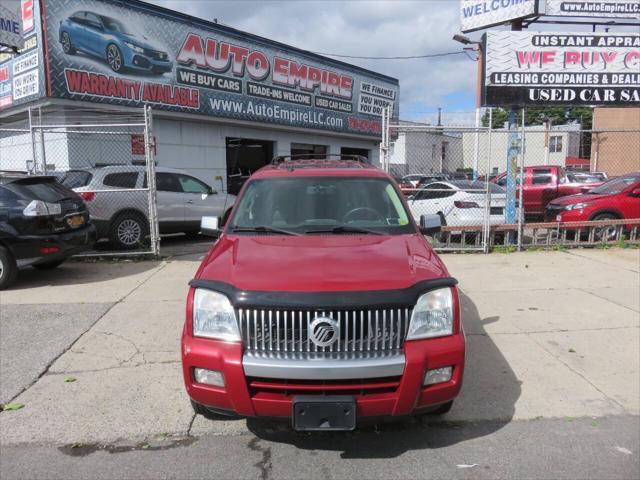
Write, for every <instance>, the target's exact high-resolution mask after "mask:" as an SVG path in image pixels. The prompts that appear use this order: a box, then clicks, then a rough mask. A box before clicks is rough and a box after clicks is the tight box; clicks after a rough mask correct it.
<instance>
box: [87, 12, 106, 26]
mask: <svg viewBox="0 0 640 480" xmlns="http://www.w3.org/2000/svg"><path fill="white" fill-rule="evenodd" d="M86 18H87V22H86V24H87V25H89V26H90V27H94V28H102V22H101V21H100V19H99V18H98V16H97V15H96V14H94V13H89V12H87V17H86Z"/></svg>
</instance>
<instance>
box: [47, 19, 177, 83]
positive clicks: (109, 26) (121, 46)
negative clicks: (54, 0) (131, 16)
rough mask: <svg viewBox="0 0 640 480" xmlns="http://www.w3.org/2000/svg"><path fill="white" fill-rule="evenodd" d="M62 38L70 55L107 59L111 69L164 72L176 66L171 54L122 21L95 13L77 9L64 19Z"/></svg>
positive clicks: (60, 33)
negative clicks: (77, 10) (81, 54)
mask: <svg viewBox="0 0 640 480" xmlns="http://www.w3.org/2000/svg"><path fill="white" fill-rule="evenodd" d="M59 41H60V44H61V45H62V49H63V51H64V53H65V54H67V55H74V54H75V53H76V52H83V53H86V54H88V55H91V56H94V57H99V58H101V59H102V60H104V61H105V62H106V63H107V64H108V65H109V67H110V68H111V70H113V71H114V72H117V73H122V72H125V71H127V70H131V71H139V72H150V73H153V74H158V75H159V74H162V73H165V72H170V71H171V70H172V69H173V62H172V61H171V60H170V59H169V54H168V53H167V52H163V51H161V50H158V49H157V48H155V47H154V46H153V45H151V44H150V43H149V42H148V39H147V38H146V37H142V38H141V37H140V36H137V35H136V34H134V33H131V32H130V31H129V30H128V29H127V28H126V27H125V26H124V25H123V24H122V23H121V22H120V21H118V20H116V19H114V18H111V17H107V16H105V15H98V14H95V13H93V12H86V11H84V12H76V13H74V14H73V15H71V16H70V17H68V18H67V19H66V20H63V21H61V22H60V32H59Z"/></svg>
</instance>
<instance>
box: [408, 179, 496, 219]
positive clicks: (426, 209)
mask: <svg viewBox="0 0 640 480" xmlns="http://www.w3.org/2000/svg"><path fill="white" fill-rule="evenodd" d="M486 185H487V184H486V183H482V182H474V181H472V180H451V181H446V182H433V183H429V184H428V185H425V186H424V187H423V188H422V190H419V191H418V192H417V193H416V194H415V195H414V196H413V197H411V198H410V199H409V201H408V203H409V208H410V209H411V213H412V215H413V218H415V219H420V216H421V215H427V214H431V215H433V214H436V215H439V216H440V217H441V218H442V223H443V224H444V225H448V226H473V225H482V224H483V222H484V217H485V215H486V213H485V207H486V205H487V202H486V195H487V194H486ZM489 188H490V190H491V208H490V211H489V222H490V224H491V225H500V224H503V223H504V209H505V205H506V195H505V192H504V189H503V188H502V187H500V186H499V185H496V184H493V183H491V184H489Z"/></svg>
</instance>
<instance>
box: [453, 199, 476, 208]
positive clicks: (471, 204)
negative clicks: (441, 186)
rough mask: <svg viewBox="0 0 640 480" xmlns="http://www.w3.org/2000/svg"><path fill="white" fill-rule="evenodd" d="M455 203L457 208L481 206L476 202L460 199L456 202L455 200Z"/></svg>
mask: <svg viewBox="0 0 640 480" xmlns="http://www.w3.org/2000/svg"><path fill="white" fill-rule="evenodd" d="M453 204H454V205H455V206H456V207H457V208H480V205H478V204H477V203H476V202H462V201H460V200H456V201H455V202H453Z"/></svg>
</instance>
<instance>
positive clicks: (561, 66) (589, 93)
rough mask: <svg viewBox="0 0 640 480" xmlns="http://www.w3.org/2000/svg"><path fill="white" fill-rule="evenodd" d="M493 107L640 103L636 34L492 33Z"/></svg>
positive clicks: (488, 62) (488, 92)
mask: <svg viewBox="0 0 640 480" xmlns="http://www.w3.org/2000/svg"><path fill="white" fill-rule="evenodd" d="M484 82H485V85H484V87H485V88H484V99H483V100H484V101H483V103H484V104H485V105H487V106H510V105H514V106H518V105H554V104H557V105H623V106H639V105H640V35H638V34H636V33H626V34H622V33H617V34H613V33H579V32H564V33H552V32H511V31H493V32H488V33H487V48H486V56H485V77H484Z"/></svg>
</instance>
